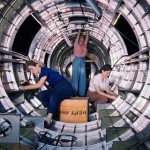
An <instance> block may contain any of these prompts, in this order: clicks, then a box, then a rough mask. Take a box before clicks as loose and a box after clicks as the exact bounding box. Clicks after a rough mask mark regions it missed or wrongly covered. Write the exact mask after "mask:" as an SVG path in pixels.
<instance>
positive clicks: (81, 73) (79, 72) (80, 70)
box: [71, 57, 86, 96]
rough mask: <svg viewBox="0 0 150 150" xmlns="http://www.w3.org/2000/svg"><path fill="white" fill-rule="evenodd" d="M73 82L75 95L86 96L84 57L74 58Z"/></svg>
mask: <svg viewBox="0 0 150 150" xmlns="http://www.w3.org/2000/svg"><path fill="white" fill-rule="evenodd" d="M71 84H72V87H73V90H74V95H75V96H85V90H86V70H85V59H84V57H75V58H74V60H73V63H72V79H71Z"/></svg>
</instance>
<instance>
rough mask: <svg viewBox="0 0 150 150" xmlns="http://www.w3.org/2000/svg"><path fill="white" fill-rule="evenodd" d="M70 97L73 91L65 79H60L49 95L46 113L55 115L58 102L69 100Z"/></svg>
mask: <svg viewBox="0 0 150 150" xmlns="http://www.w3.org/2000/svg"><path fill="white" fill-rule="evenodd" d="M72 95H73V89H72V86H71V84H70V83H69V82H68V81H67V80H66V79H62V80H61V81H60V82H59V83H58V84H57V86H56V87H55V88H54V89H53V92H52V93H51V95H50V100H49V107H48V112H49V113H51V114H53V115H57V113H58V104H59V102H60V101H62V100H64V99H67V98H70V97H71V96H72Z"/></svg>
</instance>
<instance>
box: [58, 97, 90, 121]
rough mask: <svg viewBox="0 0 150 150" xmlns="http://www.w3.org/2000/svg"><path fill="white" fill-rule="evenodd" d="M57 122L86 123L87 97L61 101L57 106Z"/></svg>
mask: <svg viewBox="0 0 150 150" xmlns="http://www.w3.org/2000/svg"><path fill="white" fill-rule="evenodd" d="M59 120H60V121H62V122H68V123H85V122H88V97H73V98H71V99H65V100H63V101H62V102H61V103H60V106H59Z"/></svg>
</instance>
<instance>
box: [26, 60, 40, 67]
mask: <svg viewBox="0 0 150 150" xmlns="http://www.w3.org/2000/svg"><path fill="white" fill-rule="evenodd" d="M36 64H38V63H37V62H35V61H33V60H30V61H27V62H26V64H25V65H26V67H28V66H30V65H31V66H36Z"/></svg>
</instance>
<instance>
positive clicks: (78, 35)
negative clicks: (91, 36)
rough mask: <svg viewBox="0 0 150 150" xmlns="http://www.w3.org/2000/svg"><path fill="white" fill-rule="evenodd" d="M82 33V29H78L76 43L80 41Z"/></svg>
mask: <svg viewBox="0 0 150 150" xmlns="http://www.w3.org/2000/svg"><path fill="white" fill-rule="evenodd" d="M80 33H81V29H79V30H78V33H77V36H76V39H75V42H74V44H76V43H78V41H79V38H80Z"/></svg>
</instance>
